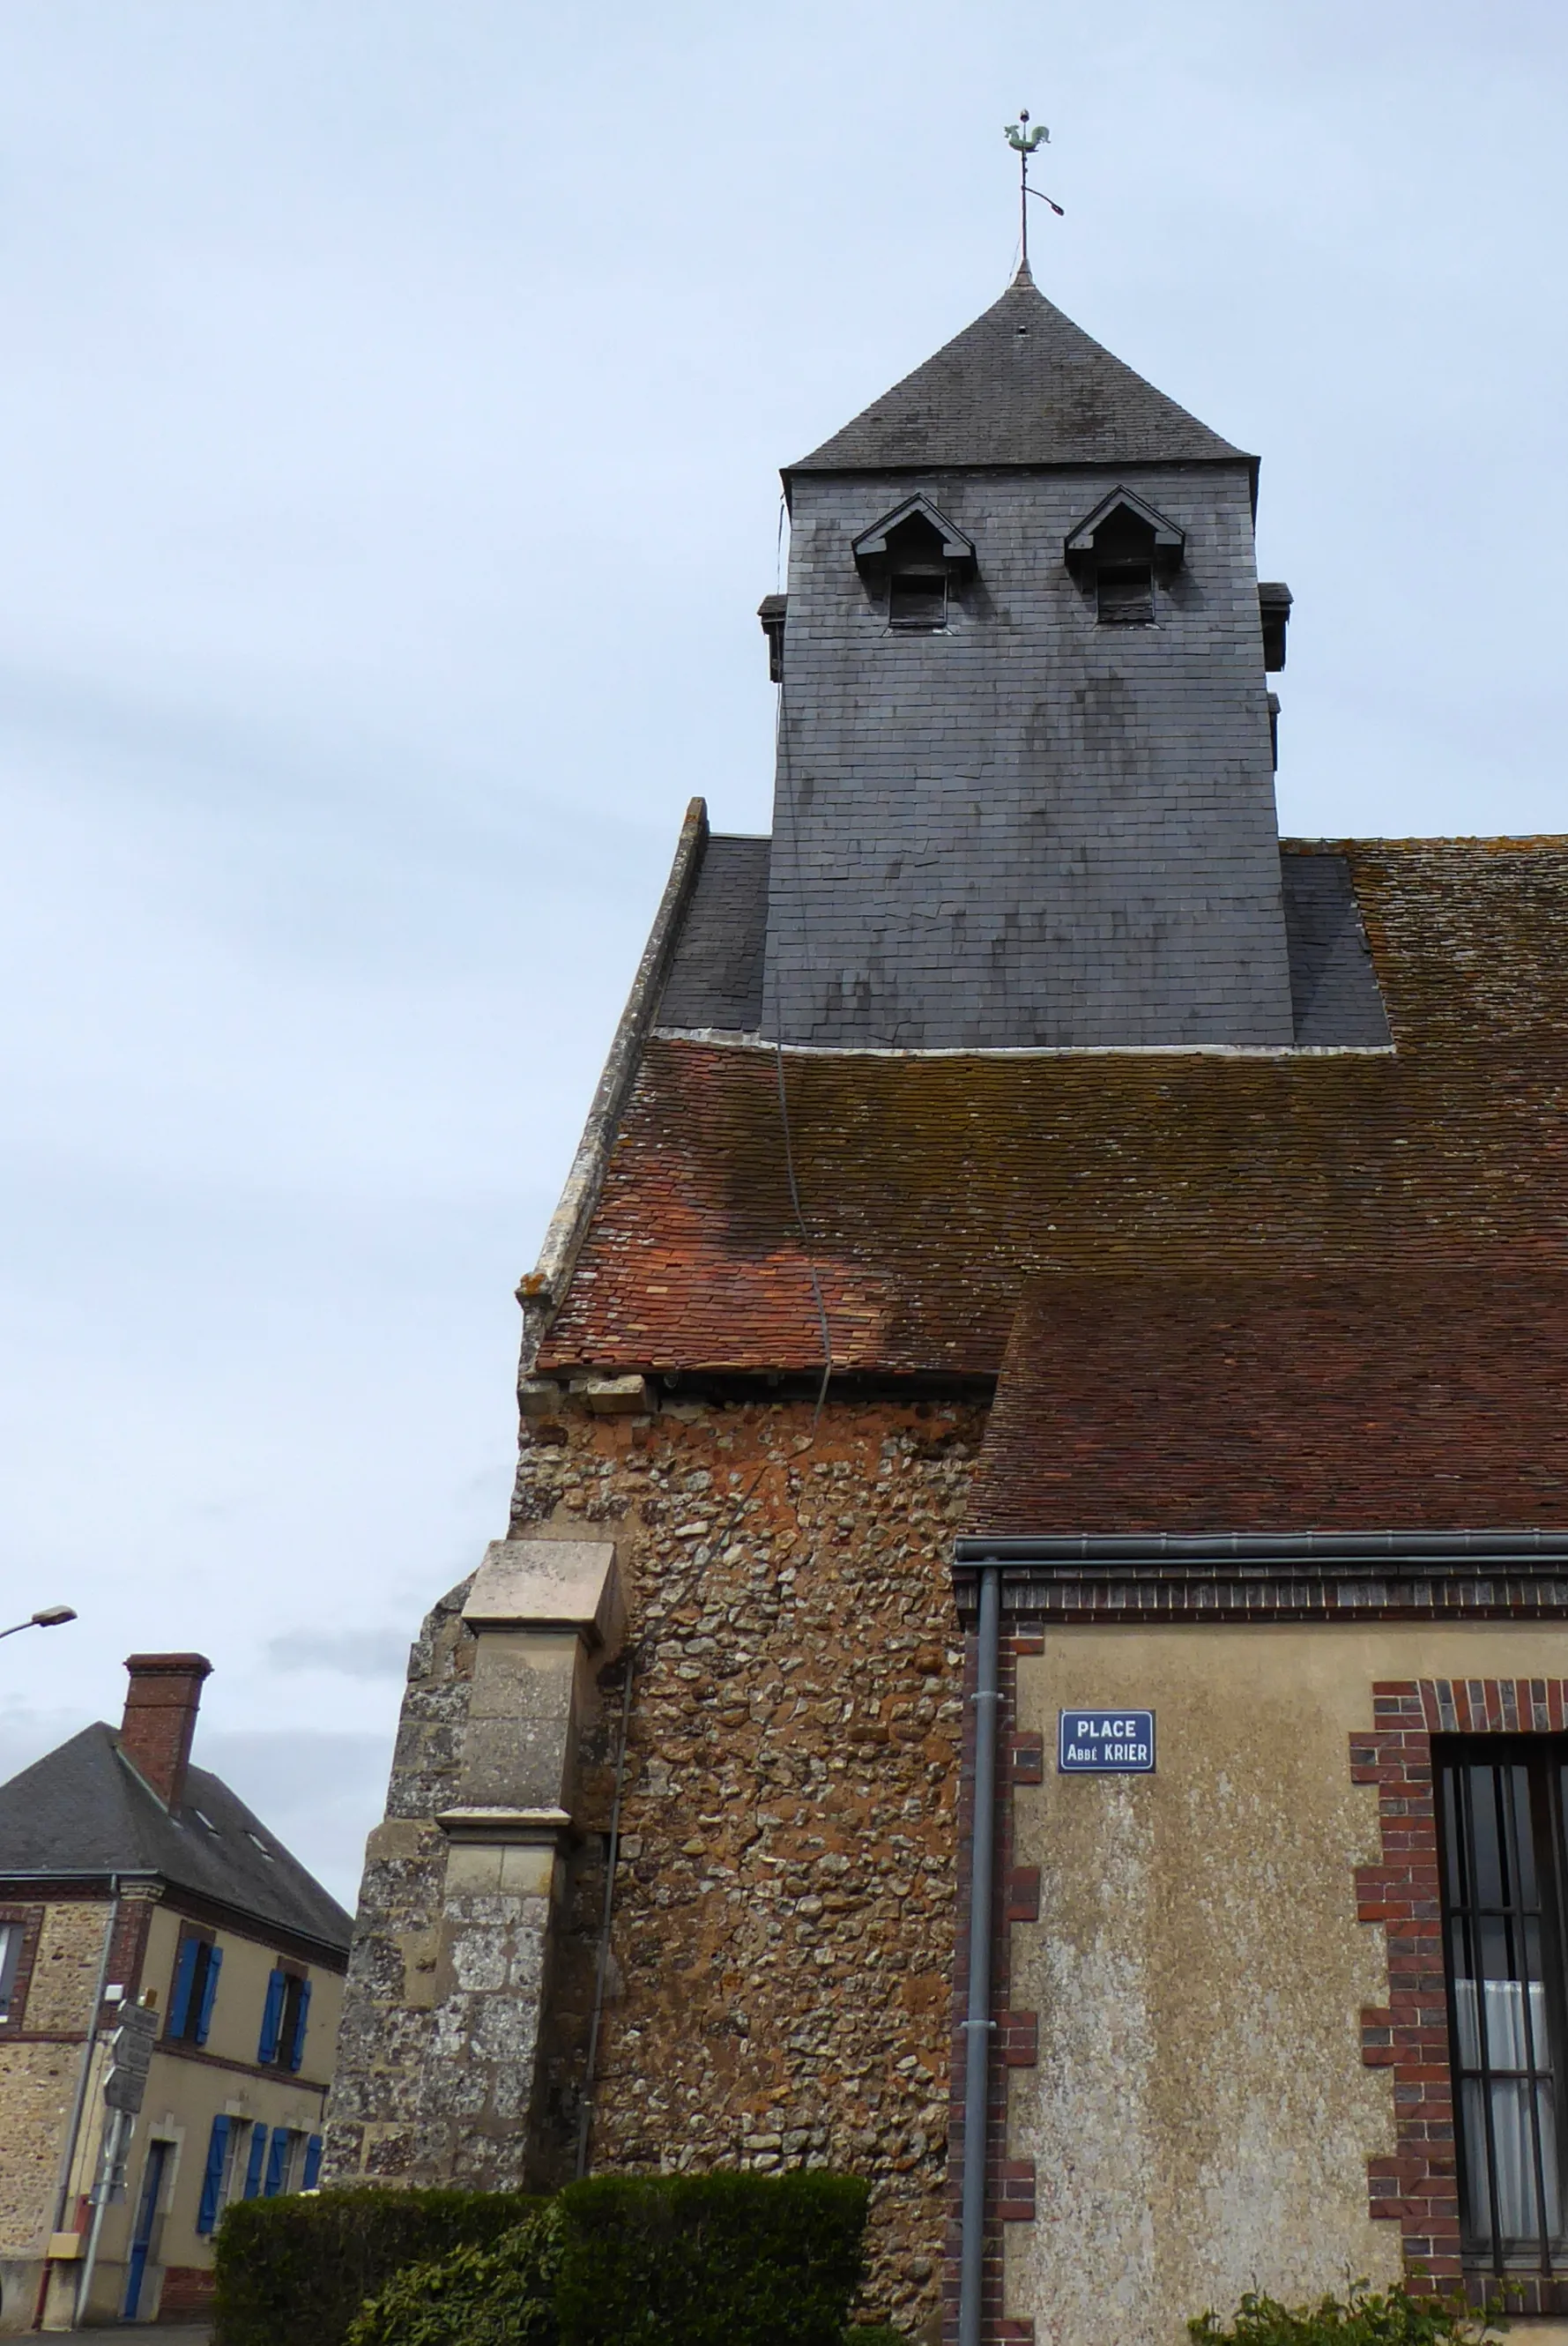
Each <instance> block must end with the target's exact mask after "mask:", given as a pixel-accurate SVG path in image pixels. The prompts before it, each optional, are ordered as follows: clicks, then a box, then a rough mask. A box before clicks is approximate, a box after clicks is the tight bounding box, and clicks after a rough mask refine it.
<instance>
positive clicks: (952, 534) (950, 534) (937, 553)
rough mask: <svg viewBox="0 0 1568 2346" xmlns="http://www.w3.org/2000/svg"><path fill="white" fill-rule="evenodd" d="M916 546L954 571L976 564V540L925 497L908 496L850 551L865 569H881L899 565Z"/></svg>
mask: <svg viewBox="0 0 1568 2346" xmlns="http://www.w3.org/2000/svg"><path fill="white" fill-rule="evenodd" d="M922 523H923V525H924V527H923V528H922V527H921V524H922ZM916 547H918V548H919V549H920V552H921V556H928V557H929V558H931V559H933V560H937V561H940V562H942V564H944V565H945V566H946V567H947V568H948V569H949V570H950V571H952V570H960V571H962V570H972V569H973V567H974V541H973V539H972V538H970V537H965V535H964V534H963V532H962V530H961V529H957V528H955V527H954V525H953V524H952V522H950V521H949V519H948V518H947V515H945V514H944V513H942V512H940V511H939V510H938V508H937V507H936V506H935V505H932V501H931V499H930V498H929V497H924V496H913V497H906V498H905V499H904V501H903V503H902V505H895V506H894V507H893V509H892V511H891V513H887V514H884V515H882V517H881V521H874V522H873V523H872V524H871V527H870V529H863V530H862V531H861V532H860V535H859V537H857V538H856V539H855V541H854V544H853V546H852V547H851V548H850V551H851V552H852V553H853V555H854V557H855V560H856V562H857V563H858V564H859V565H860V568H861V569H862V570H877V569H880V568H882V567H884V566H896V564H897V562H898V560H899V557H900V556H901V555H902V554H904V553H906V552H912V551H913V549H915V548H916Z"/></svg>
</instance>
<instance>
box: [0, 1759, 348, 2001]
mask: <svg viewBox="0 0 1568 2346" xmlns="http://www.w3.org/2000/svg"><path fill="white" fill-rule="evenodd" d="M204 1819H205V1820H206V1821H205V1822H203V1820H204ZM111 1871H112V1872H127V1873H147V1874H155V1875H157V1876H158V1878H159V1879H160V1880H162V1881H164V1882H168V1884H169V1885H170V1886H171V1887H173V1888H177V1889H181V1890H188V1891H191V1892H195V1893H196V1895H197V1896H199V1897H201V1898H208V1899H211V1900H213V1901H214V1902H217V1903H218V1904H219V1905H223V1906H228V1907H229V1908H231V1909H233V1910H234V1911H235V1912H236V1913H242V1914H249V1915H251V1916H254V1917H255V1918H256V1919H257V1920H258V1921H260V1922H263V1923H275V1924H277V1925H278V1926H279V1927H280V1928H281V1929H283V1930H285V1931H289V1932H292V1933H296V1934H297V1935H299V1936H300V1937H301V1938H305V1939H313V1940H315V1941H317V1942H318V1943H320V1944H321V1945H322V1946H325V1947H328V1948H331V1949H332V1950H334V1951H335V1952H337V1953H343V1954H346V1953H348V1946H349V1936H350V1933H351V1929H352V1924H351V1922H350V1919H349V1917H348V1915H347V1914H345V1913H344V1912H343V1910H342V1908H341V1906H340V1905H339V1904H338V1902H337V1901H336V1899H335V1898H332V1897H330V1896H329V1895H328V1893H327V1892H326V1891H325V1890H323V1889H322V1887H321V1883H320V1882H318V1881H316V1880H315V1878H314V1876H313V1875H311V1874H309V1873H307V1872H306V1871H305V1869H304V1867H303V1866H302V1865H301V1864H300V1862H299V1860H298V1859H297V1858H295V1857H291V1856H290V1853H289V1851H287V1850H286V1849H285V1848H284V1847H283V1844H282V1843H281V1841H279V1840H278V1839H277V1837H276V1835H275V1834H273V1833H270V1832H269V1831H268V1830H267V1827H266V1826H265V1825H264V1824H263V1823H262V1822H261V1821H260V1818H259V1817H256V1816H254V1815H253V1814H252V1813H251V1811H249V1809H248V1808H247V1807H246V1805H245V1803H244V1801H243V1800H239V1798H238V1797H237V1796H236V1795H235V1794H234V1793H233V1792H231V1791H230V1790H229V1787H228V1785H227V1784H225V1783H224V1782H223V1780H221V1778H220V1777H218V1776H213V1775H210V1774H209V1772H208V1770H206V1769H205V1768H191V1769H189V1770H188V1771H187V1775H186V1789H185V1799H184V1800H183V1801H182V1802H181V1804H180V1806H179V1807H178V1809H177V1810H176V1811H173V1812H172V1813H171V1812H170V1811H168V1809H166V1808H165V1807H164V1805H163V1803H162V1801H161V1800H158V1799H157V1797H156V1796H155V1795H154V1794H153V1792H151V1791H150V1790H148V1786H147V1785H146V1784H144V1783H143V1781H142V1780H141V1778H140V1777H139V1776H138V1775H137V1772H136V1770H135V1769H134V1768H132V1767H131V1766H130V1765H129V1763H128V1762H127V1760H124V1759H123V1758H122V1757H121V1755H120V1749H119V1739H118V1738H117V1735H116V1734H115V1731H114V1729H112V1728H110V1727H106V1726H104V1725H102V1724H101V1723H100V1724H98V1725H97V1726H93V1727H85V1728H84V1729H82V1731H81V1733H80V1734H79V1735H73V1736H72V1737H71V1739H70V1740H69V1742H67V1743H62V1744H61V1745H60V1746H59V1748H58V1749H56V1750H54V1751H51V1752H48V1753H46V1756H45V1757H44V1758H43V1759H42V1760H35V1761H34V1762H33V1765H32V1766H31V1767H30V1768H24V1769H23V1770H22V1772H21V1774H20V1775H19V1776H13V1777H12V1779H11V1780H10V1782H9V1783H7V1784H0V1883H3V1882H4V1880H5V1876H6V1874H8V1873H49V1874H54V1875H56V1876H59V1877H68V1876H70V1875H72V1874H100V1873H105V1872H111Z"/></svg>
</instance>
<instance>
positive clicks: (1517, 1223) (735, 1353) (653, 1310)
mask: <svg viewBox="0 0 1568 2346" xmlns="http://www.w3.org/2000/svg"><path fill="white" fill-rule="evenodd" d="M1293 852H1297V853H1302V852H1312V851H1310V850H1308V849H1305V848H1303V847H1302V846H1301V845H1300V843H1296V845H1295V847H1294V849H1293ZM1321 852H1324V853H1325V854H1327V855H1330V856H1339V857H1342V858H1343V859H1344V869H1345V871H1346V872H1348V875H1349V881H1350V882H1351V884H1352V886H1353V889H1354V895H1355V899H1356V903H1357V904H1358V905H1359V913H1360V919H1361V922H1362V923H1364V927H1365V931H1366V935H1367V939H1368V941H1369V945H1370V949H1371V954H1372V962H1373V966H1374V968H1375V971H1376V974H1377V978H1378V981H1379V984H1380V989H1381V995H1382V1000H1383V1002H1384V1003H1385V1004H1386V1005H1387V1009H1388V1015H1389V1018H1390V1023H1391V1027H1392V1033H1393V1038H1394V1043H1395V1045H1396V1048H1395V1049H1394V1050H1393V1051H1389V1050H1386V1049H1385V1050H1381V1051H1364V1052H1363V1051H1348V1052H1322V1053H1319V1052H1314V1051H1298V1052H1294V1053H1281V1054H1271V1053H1256V1054H1250V1053H1249V1054H1229V1053H1223V1052H1212V1053H1181V1052H1144V1051H1137V1052H1110V1053H1104V1052H1065V1053H1033V1052H1021V1053H996V1054H990V1055H982V1054H966V1053H954V1054H951V1055H949V1054H926V1055H904V1056H899V1055H895V1054H878V1053H870V1052H841V1053H840V1052H789V1053H787V1054H786V1055H785V1062H784V1064H785V1070H786V1080H787V1095H788V1099H789V1125H790V1140H791V1146H792V1150H793V1158H794V1165H795V1170H796V1174H797V1177H798V1181H799V1194H800V1201H801V1208H802V1211H803V1214H804V1217H805V1221H806V1226H807V1231H808V1234H809V1248H808V1245H807V1243H805V1242H803V1240H802V1239H801V1236H800V1232H799V1228H798V1226H797V1223H796V1219H795V1215H794V1211H793V1209H792V1206H791V1202H790V1197H789V1184H788V1178H787V1175H786V1168H785V1152H784V1147H783V1135H782V1131H781V1127H780V1118H779V1098H778V1092H777V1079H776V1072H775V1064H774V1057H773V1054H772V1052H771V1051H770V1050H769V1049H767V1048H765V1047H763V1046H761V1045H749V1046H748V1045H722V1044H707V1043H701V1042H697V1041H691V1040H683V1039H681V1038H680V1037H679V1036H676V1035H667V1034H664V1035H661V1034H655V1035H652V1036H651V1037H650V1038H649V1040H648V1041H647V1044H646V1045H645V1046H644V1049H643V1053H642V1056H641V1060H640V1063H639V1065H638V1067H637V1071H636V1078H635V1081H634V1083H633V1085H632V1087H631V1091H630V1094H629V1096H628V1098H627V1101H626V1107H625V1109H624V1111H623V1113H622V1115H621V1117H620V1122H619V1127H618V1131H617V1135H616V1140H615V1143H614V1146H613V1148H612V1149H611V1152H610V1157H609V1161H608V1165H607V1168H606V1176H605V1179H604V1182H603V1186H602V1188H601V1191H600V1194H599V1197H598V1200H597V1203H596V1208H595V1210H594V1212H593V1215H592V1219H591V1221H590V1224H589V1227H588V1229H587V1233H586V1237H585V1241H584V1244H583V1247H582V1250H581V1253H580V1255H579V1257H578V1260H577V1263H576V1267H575V1273H574V1276H573V1278H572V1280H571V1281H570V1284H569V1287H568V1290H567V1292H566V1294H565V1299H564V1301H563V1302H562V1304H561V1307H560V1309H559V1311H557V1313H556V1316H555V1320H554V1322H553V1324H552V1325H551V1326H550V1327H549V1329H548V1330H547V1331H546V1333H545V1340H544V1342H543V1345H542V1347H541V1351H540V1354H539V1358H538V1369H539V1372H541V1373H542V1374H546V1375H547V1374H549V1373H550V1372H552V1371H553V1370H556V1369H570V1368H575V1367H588V1366H593V1367H602V1368H606V1369H614V1370H616V1371H622V1372H625V1371H631V1370H644V1371H651V1370H664V1369H688V1370H708V1371H715V1372H718V1371H736V1372H741V1371H754V1370H767V1369H783V1370H786V1371H799V1372H806V1373H809V1372H810V1371H811V1370H812V1369H814V1368H815V1367H817V1366H819V1365H820V1340H819V1337H818V1333H817V1319H816V1312H815V1309H814V1305H813V1301H812V1292H811V1283H810V1275H809V1264H810V1263H811V1262H813V1261H814V1263H815V1266H816V1269H817V1271H818V1274H819V1276H820V1280H821V1284H822V1289H823V1292H824V1297H825V1300H826V1302H827V1306H828V1312H829V1318H830V1327H831V1332H832V1340H833V1352H834V1360H835V1364H836V1365H837V1366H838V1367H840V1368H841V1369H844V1370H856V1371H865V1372H887V1373H897V1374H904V1373H911V1372H944V1373H951V1374H966V1375H978V1376H992V1375H994V1374H996V1372H998V1371H999V1370H1000V1368H1001V1365H1002V1362H1003V1354H1004V1352H1005V1350H1006V1346H1007V1342H1008V1337H1009V1332H1010V1331H1011V1329H1012V1327H1013V1321H1014V1317H1015V1315H1016V1312H1017V1310H1018V1306H1019V1301H1020V1298H1021V1295H1022V1293H1023V1290H1024V1289H1025V1287H1026V1286H1028V1285H1029V1283H1030V1282H1031V1281H1033V1280H1036V1279H1038V1278H1040V1277H1041V1276H1042V1275H1044V1274H1046V1273H1049V1272H1071V1273H1076V1274H1080V1275H1083V1274H1094V1275H1097V1276H1102V1277H1105V1278H1115V1277H1116V1276H1118V1275H1125V1274H1126V1273H1127V1272H1129V1271H1132V1270H1136V1271H1138V1272H1139V1273H1140V1274H1141V1275H1143V1276H1145V1277H1147V1278H1150V1279H1155V1278H1158V1277H1167V1278H1168V1277H1176V1276H1186V1275H1190V1274H1197V1273H1200V1272H1201V1273H1207V1274H1224V1275H1226V1276H1235V1277H1238V1278H1249V1279H1254V1280H1256V1279H1257V1278H1258V1277H1260V1276H1263V1275H1270V1276H1272V1275H1278V1274H1280V1273H1284V1272H1312V1273H1316V1274H1318V1275H1319V1276H1324V1277H1329V1276H1337V1277H1340V1278H1344V1279H1351V1280H1353V1279H1358V1278H1359V1277H1361V1276H1362V1275H1363V1274H1372V1273H1380V1272H1382V1271H1384V1270H1389V1269H1390V1268H1391V1269H1396V1270H1397V1269H1400V1267H1402V1266H1411V1267H1417V1266H1420V1267H1423V1268H1422V1275H1423V1276H1425V1275H1427V1273H1428V1272H1429V1271H1430V1270H1431V1268H1432V1267H1433V1266H1441V1265H1463V1264H1466V1263H1471V1264H1475V1263H1481V1262H1485V1263H1492V1264H1495V1265H1497V1266H1499V1267H1501V1268H1502V1269H1503V1270H1506V1271H1507V1273H1508V1275H1509V1276H1511V1277H1512V1276H1517V1275H1520V1273H1521V1266H1522V1265H1524V1264H1528V1265H1530V1266H1532V1275H1534V1274H1535V1272H1539V1275H1540V1276H1541V1277H1542V1278H1543V1279H1553V1278H1555V1277H1557V1276H1558V1275H1559V1274H1560V1272H1561V1271H1562V1270H1563V1268H1564V1265H1565V1261H1568V1255H1565V1240H1568V1180H1565V1178H1564V1177H1565V1174H1568V1121H1565V1118H1564V1109H1565V1108H1568V840H1563V839H1541V840H1506V839H1505V840H1448V841H1444V840H1435V841H1345V842H1339V843H1337V844H1335V845H1333V846H1331V847H1326V848H1324V849H1323V850H1322V851H1321Z"/></svg>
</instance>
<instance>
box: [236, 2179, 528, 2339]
mask: <svg viewBox="0 0 1568 2346" xmlns="http://www.w3.org/2000/svg"><path fill="white" fill-rule="evenodd" d="M538 2204H539V2203H538V2202H537V2200H532V2199H525V2198H523V2196H522V2195H521V2194H520V2193H518V2192H512V2191H389V2190H384V2189H378V2188H367V2189H361V2190H352V2191H322V2192H298V2193H291V2194H289V2195H286V2196H282V2197H280V2198H275V2199H239V2200H236V2201H235V2202H234V2204H233V2205H232V2206H231V2207H229V2208H226V2209H225V2210H224V2214H223V2219H222V2221H221V2223H220V2224H219V2229H218V2239H217V2252H216V2256H215V2259H214V2263H215V2267H216V2285H217V2294H216V2298H215V2300H214V2306H213V2312H214V2316H215V2322H216V2335H217V2337H218V2338H219V2341H221V2346H343V2341H344V2340H345V2339H346V2337H347V2335H348V2331H349V2327H350V2325H351V2322H352V2321H353V2320H354V2318H355V2316H356V2314H357V2313H358V2312H359V2310H360V2308H361V2305H362V2304H363V2303H364V2301H365V2300H366V2299H367V2298H370V2297H374V2296H375V2295H376V2294H377V2292H378V2291H379V2290H382V2289H384V2288H385V2286H386V2284H387V2283H388V2281H389V2280H391V2279H392V2275H393V2274H394V2273H397V2272H401V2271H402V2270H403V2269H404V2268H405V2267H406V2266H409V2265H414V2264H425V2263H428V2262H429V2261H430V2260H431V2259H433V2258H437V2257H443V2256H445V2255H447V2254H448V2253H450V2252H451V2251H452V2250H453V2249H459V2248H463V2247H467V2248H471V2249H480V2248H488V2247H490V2246H492V2245H493V2244H494V2242H495V2241H496V2240H498V2239H500V2238H501V2236H502V2234H503V2233H504V2232H508V2231H510V2230H512V2229H514V2227H515V2226H516V2225H517V2224H518V2222H519V2221H520V2219H523V2218H524V2217H526V2216H527V2215H528V2214H529V2213H530V2212H531V2211H532V2210H533V2209H535V2208H536V2207H537V2206H538Z"/></svg>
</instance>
